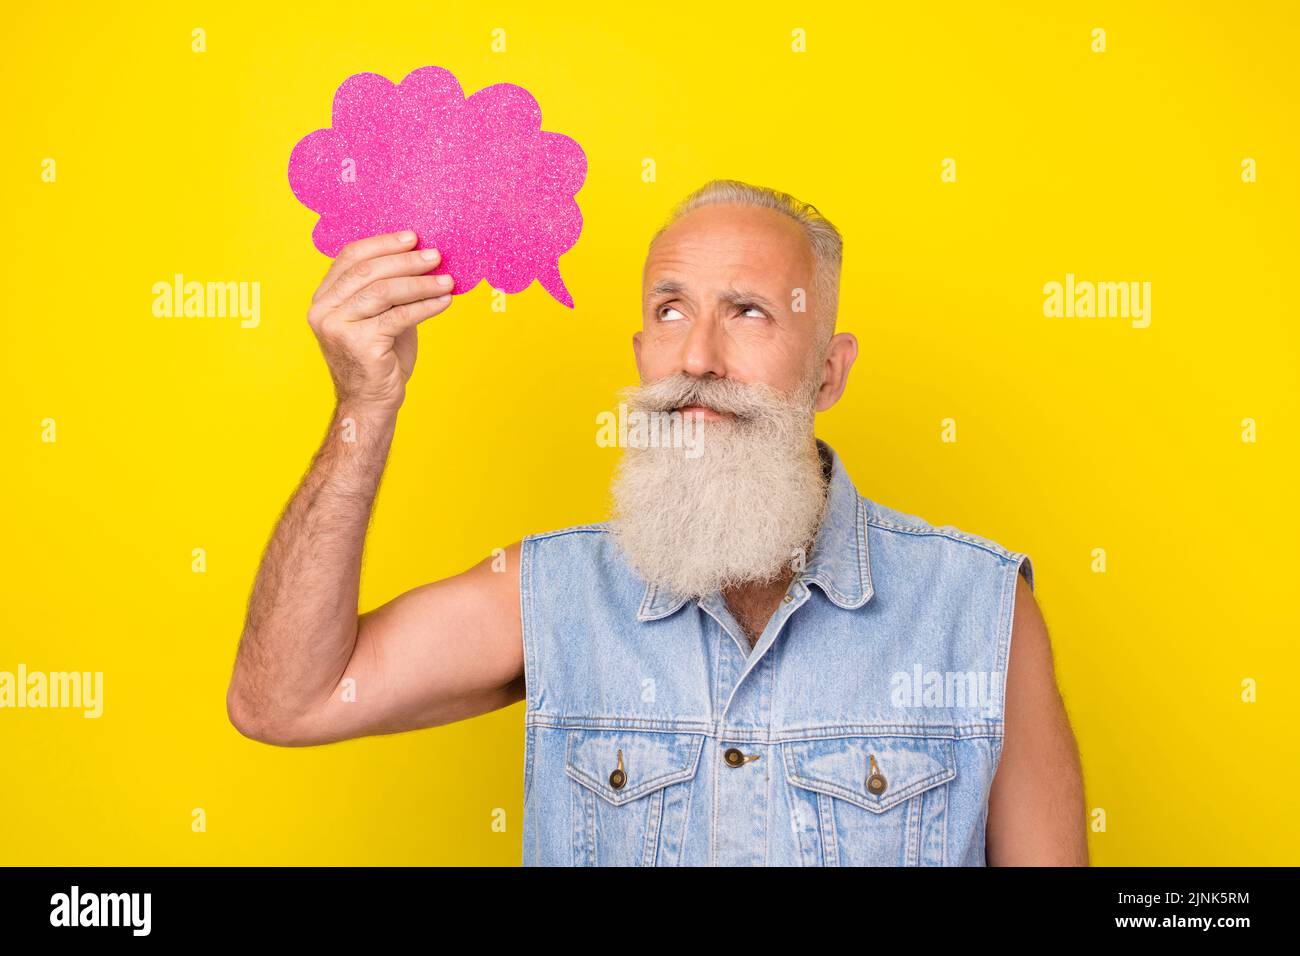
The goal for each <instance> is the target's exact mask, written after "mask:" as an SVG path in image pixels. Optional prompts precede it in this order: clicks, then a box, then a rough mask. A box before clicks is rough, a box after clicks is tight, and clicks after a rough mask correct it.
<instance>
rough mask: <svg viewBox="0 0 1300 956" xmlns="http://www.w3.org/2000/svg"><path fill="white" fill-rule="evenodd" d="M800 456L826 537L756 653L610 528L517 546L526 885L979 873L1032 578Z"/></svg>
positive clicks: (971, 539) (722, 618) (566, 532)
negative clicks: (823, 505)
mask: <svg viewBox="0 0 1300 956" xmlns="http://www.w3.org/2000/svg"><path fill="white" fill-rule="evenodd" d="M818 446H819V448H820V450H821V453H822V455H823V459H824V460H826V461H829V463H830V482H829V487H828V496H829V497H828V501H827V511H826V515H825V517H824V518H823V521H822V525H821V527H820V529H819V531H818V534H817V537H816V539H815V542H814V546H813V549H812V553H811V554H810V555H809V556H808V560H807V561H806V562H805V564H804V567H803V570H802V571H801V572H800V573H798V574H797V575H796V577H795V579H794V580H793V582H792V583H791V585H790V588H789V591H788V592H787V594H786V596H785V598H784V600H783V601H782V603H781V604H780V605H779V606H778V608H777V610H776V612H775V613H774V614H773V615H772V618H771V620H770V621H769V622H768V624H767V626H766V629H765V630H764V631H763V634H762V636H761V637H760V638H759V640H758V641H757V643H756V644H755V645H754V647H753V648H752V649H751V648H750V645H749V641H748V639H747V638H746V636H745V634H744V631H743V630H742V629H741V627H740V626H739V625H738V624H737V622H736V620H735V619H734V618H733V616H732V615H731V613H730V611H729V610H728V609H727V606H726V604H725V602H724V601H723V599H722V597H721V595H720V594H717V593H715V594H713V595H710V596H709V597H708V598H706V599H704V600H702V601H689V602H688V601H687V599H686V598H685V597H682V596H680V595H677V594H673V593H669V592H665V591H663V590H659V589H656V588H655V587H653V586H650V585H647V583H646V582H645V580H644V579H642V578H641V577H640V576H639V575H637V573H636V572H635V571H633V570H632V569H631V567H630V566H629V565H628V564H627V563H626V561H625V559H624V558H623V556H622V554H621V552H620V551H619V550H618V548H617V546H616V544H615V543H614V540H613V538H612V536H611V535H610V533H609V528H608V523H607V522H605V523H600V524H589V525H581V526H578V527H573V528H565V529H562V530H558V531H552V532H549V533H545V534H535V535H529V536H527V537H525V538H524V539H523V544H522V553H521V565H520V605H521V607H520V610H521V614H522V620H523V641H524V676H525V680H526V683H527V689H526V699H525V708H526V709H525V746H524V824H523V862H524V864H525V865H542V866H571V865H598V866H611V865H612V866H719V865H720V866H763V865H775V866H837V865H839V866H983V865H985V857H984V827H985V822H986V819H987V814H988V796H989V787H990V785H991V784H992V782H993V775H994V772H995V770H996V769H997V765H998V760H999V758H1000V757H1001V753H1002V737H1003V721H1002V716H1003V703H1004V682H1003V676H1004V675H1005V673H1006V666H1007V660H1008V654H1009V651H1010V641H1011V623H1012V609H1013V606H1014V600H1015V588H1016V575H1017V574H1018V573H1023V574H1024V576H1025V579H1026V581H1027V582H1028V584H1029V585H1030V587H1031V588H1032V587H1033V583H1034V578H1033V566H1032V564H1031V563H1030V561H1029V558H1028V556H1027V555H1025V554H1022V553H1014V552H1011V551H1008V550H1006V549H1005V548H1003V547H1001V546H1000V545H998V544H996V543H994V542H993V541H990V540H988V539H986V538H981V537H978V536H976V535H973V534H967V533H965V532H962V531H960V530H958V529H956V528H954V527H952V526H951V525H943V526H940V527H933V526H931V525H929V524H927V523H926V522H925V521H923V520H922V519H920V518H918V517H916V516H914V515H909V514H904V513H901V512H898V511H895V510H893V509H890V508H887V507H885V506H884V505H880V504H877V503H875V502H873V501H871V500H869V499H867V498H864V497H862V496H860V495H859V494H858V492H857V490H856V488H855V487H854V485H853V483H852V481H851V480H850V479H849V476H848V474H847V473H846V471H845V468H844V465H843V463H842V462H841V461H840V458H839V456H838V455H836V454H835V452H834V451H833V450H832V449H831V448H830V446H828V445H827V444H826V443H825V442H823V441H821V440H820V439H819V440H818ZM1022 566H1023V569H1022Z"/></svg>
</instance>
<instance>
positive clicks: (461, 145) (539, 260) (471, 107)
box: [289, 66, 587, 308]
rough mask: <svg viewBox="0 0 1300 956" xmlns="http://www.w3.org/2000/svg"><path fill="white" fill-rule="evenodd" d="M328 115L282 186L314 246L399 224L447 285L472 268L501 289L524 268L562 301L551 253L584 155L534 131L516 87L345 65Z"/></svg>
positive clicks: (464, 279) (523, 94) (537, 116)
mask: <svg viewBox="0 0 1300 956" xmlns="http://www.w3.org/2000/svg"><path fill="white" fill-rule="evenodd" d="M332 123H333V126H331V127H330V128H329V129H318V130H316V131H315V132H314V133H311V134H309V135H307V136H305V137H303V138H302V139H301V140H299V141H298V145H296V146H295V147H294V148H293V154H292V155H291V156H290V157H289V186H290V188H291V189H293V194H294V195H295V196H296V197H297V198H298V201H299V202H301V203H302V204H303V205H304V206H306V207H307V208H308V209H311V210H313V211H314V212H318V213H320V221H319V222H317V223H316V228H315V229H313V230H312V241H313V242H314V243H315V245H316V248H317V249H319V250H320V251H321V252H323V253H325V255H327V256H329V257H330V258H334V257H335V256H337V255H338V253H339V250H340V249H341V248H342V247H343V246H344V245H346V244H347V243H349V242H352V241H354V240H357V239H362V238H364V237H366V236H373V235H376V234H378V233H382V232H396V231H398V230H401V229H413V230H414V231H415V234H416V236H417V237H418V242H417V243H416V246H415V247H416V248H417V249H428V248H431V247H437V248H438V250H439V251H440V252H441V253H442V260H441V262H439V263H438V268H437V269H434V270H431V274H438V275H440V274H443V273H446V274H448V275H450V276H451V277H452V278H453V279H454V280H455V284H454V285H453V286H452V289H451V291H452V294H453V295H460V294H461V293H464V292H468V291H469V290H470V289H472V288H474V287H475V286H476V285H478V283H479V281H480V280H481V279H484V278H486V279H487V280H488V281H489V282H490V283H491V284H492V285H493V286H494V287H496V288H499V289H501V290H502V291H504V292H507V293H514V292H521V291H523V290H524V289H526V288H528V286H529V285H530V284H532V281H533V279H537V280H538V281H539V282H541V284H542V288H544V289H545V290H546V291H547V292H549V293H550V294H551V295H552V296H554V297H555V298H556V299H557V300H558V301H560V302H562V303H563V304H564V305H567V306H568V307H569V308H573V296H572V295H570V294H569V290H568V289H566V288H565V286H564V280H563V279H562V278H561V277H560V263H559V259H560V256H561V255H563V254H564V253H565V252H566V251H567V250H568V249H570V248H572V246H573V244H574V243H575V242H577V241H578V236H579V235H580V234H581V232H582V211H581V210H580V209H579V208H578V204H577V202H576V201H575V200H574V198H573V197H574V194H575V193H577V191H578V190H579V189H581V188H582V184H583V182H584V180H585V179H586V178H587V155H586V154H585V153H584V152H583V151H582V147H581V146H579V145H578V144H577V143H576V142H575V141H574V140H572V139H570V138H569V137H568V136H564V135H563V134H560V133H547V132H543V131H542V128H541V126H542V111H541V107H539V106H538V105H537V100H536V99H534V98H533V95H532V94H531V93H529V92H528V91H527V90H526V89H524V88H523V87H522V86H516V85H514V84H513V83H497V84H495V85H493V86H488V87H484V88H483V89H481V90H479V91H478V92H477V93H475V94H474V95H473V96H470V97H468V98H466V96H465V94H464V92H463V91H462V90H461V86H460V83H459V82H458V81H457V80H456V77H455V76H453V75H452V74H451V73H450V72H449V71H447V70H444V69H443V68H442V67H439V66H426V67H422V68H421V69H418V70H415V71H414V72H412V73H409V74H407V76H406V78H405V79H404V80H402V82H401V83H399V84H396V85H394V84H393V83H392V82H391V81H390V80H389V79H388V78H387V77H384V76H380V75H379V74H378V73H357V74H355V75H353V76H350V77H348V78H347V79H346V80H344V81H343V83H342V85H340V86H339V88H338V90H337V91H336V92H335V94H334V110H333V118H332Z"/></svg>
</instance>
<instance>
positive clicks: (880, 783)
mask: <svg viewBox="0 0 1300 956" xmlns="http://www.w3.org/2000/svg"><path fill="white" fill-rule="evenodd" d="M867 756H869V757H870V758H871V773H870V775H869V776H868V777H867V792H868V793H871V794H873V795H875V796H877V797H878V796H880V795H881V794H882V793H884V792H885V788H886V787H887V786H889V781H887V780H886V779H885V775H884V774H883V773H881V772H880V767H879V766H878V765H877V764H876V755H875V754H868V755H867Z"/></svg>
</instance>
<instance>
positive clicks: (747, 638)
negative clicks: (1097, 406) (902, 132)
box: [227, 180, 1087, 866]
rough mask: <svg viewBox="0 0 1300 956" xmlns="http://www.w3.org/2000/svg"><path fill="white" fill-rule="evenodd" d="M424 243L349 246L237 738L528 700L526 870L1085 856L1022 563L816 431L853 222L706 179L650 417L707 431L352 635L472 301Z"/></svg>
mask: <svg viewBox="0 0 1300 956" xmlns="http://www.w3.org/2000/svg"><path fill="white" fill-rule="evenodd" d="M414 243H415V236H414V235H412V234H410V233H396V234H391V235H381V236H375V237H373V238H369V239H365V240H362V241H359V242H356V243H354V244H352V245H351V246H349V247H347V248H346V249H344V250H343V252H342V254H341V255H340V256H339V257H338V259H337V260H336V261H335V262H334V263H333V265H332V266H331V268H330V269H329V272H328V273H327V275H326V276H325V279H324V280H323V282H322V283H321V286H320V288H319V290H318V291H317V292H316V295H315V298H314V300H313V303H312V306H311V309H310V311H309V312H308V321H309V322H310V324H311V327H312V329H313V331H314V332H315V334H316V335H317V337H318V339H319V341H320V343H321V347H322V350H323V352H324V354H325V357H326V359H327V360H328V362H329V366H330V370H331V373H332V375H333V378H334V383H335V389H336V394H337V407H336V410H335V416H334V423H333V427H332V429H331V431H330V434H329V436H328V437H327V438H326V440H325V441H324V443H323V444H322V446H321V448H320V451H319V452H318V454H317V455H316V458H315V460H314V462H313V464H312V467H311V469H310V471H309V473H308V475H307V476H306V478H305V479H304V480H303V483H302V485H301V487H300V488H299V489H298V491H297V493H296V494H295V495H294V497H293V498H292V500H291V501H290V503H289V505H288V507H287V508H286V510H285V512H284V515H283V516H282V518H281V519H280V522H279V525H278V526H277V528H276V530H275V533H274V535H273V537H272V540H271V543H270V545H269V546H268V548H267V552H266V555H265V557H264V559H263V561H262V565H261V568H260V570H259V572H258V575H257V580H256V583H255V585H254V588H253V594H252V598H251V600H250V604H249V608H248V618H247V622H246V625H245V628H244V633H243V637H242V641H241V643H240V647H239V652H238V655H237V660H236V665H235V671H234V675H233V678H232V680H231V683H230V690H229V694H228V701H227V703H228V709H229V714H230V719H231V720H232V722H233V723H234V725H235V726H236V727H237V728H238V729H239V730H240V732H242V733H243V734H245V735H246V736H248V737H251V738H253V739H256V740H261V741H265V742H267V743H272V744H279V745H284V746H302V745H308V744H320V743H326V742H330V741H337V740H343V739H346V738H351V737H359V736H363V735H368V734H387V733H396V732H399V731H404V730H414V729H417V728H421V727H433V726H437V725H440V724H446V723H449V722H451V721H457V720H463V719H465V718H467V717H472V716H474V715H476V714H481V713H484V712H486V711H490V710H493V709H496V708H499V707H505V706H507V705H509V704H513V703H515V702H517V701H520V700H524V701H525V702H526V706H525V750H524V773H523V778H524V779H523V787H524V823H523V850H524V862H525V863H526V864H542V865H574V864H578V865H583V864H593V865H657V866H665V865H688V866H689V865H742V866H749V865H814V866H816V865H891V866H892V865H914V866H915V865H930V866H936V865H937V866H943V865H949V866H954V865H955V866H963V865H964V866H971V865H985V864H986V863H987V864H994V865H1007V864H1012V865H1018V864H1029V865H1076V864H1086V863H1087V848H1086V841H1085V837H1084V824H1085V820H1084V807H1083V787H1082V776H1081V772H1080V768H1079V760H1078V754H1077V749H1076V746H1075V742H1074V738H1073V735H1072V733H1071V730H1070V725H1069V722H1068V719H1067V717H1066V713H1065V709H1064V706H1063V704H1062V701H1061V698H1060V695H1059V693H1058V691H1057V687H1056V682H1055V676H1054V673H1053V665H1052V656H1051V649H1050V644H1049V640H1048V635H1047V631H1046V627H1045V625H1044V622H1043V618H1042V615H1041V614H1040V612H1039V610H1038V606H1037V604H1036V602H1035V599H1034V596H1033V591H1032V586H1033V566H1032V564H1031V562H1030V560H1029V558H1028V556H1027V555H1025V554H1022V553H1018V552H1012V551H1009V550H1007V549H1006V548H1004V547H1002V546H1000V545H999V544H997V543H995V542H993V541H991V540H989V539H987V538H982V537H979V536H976V535H974V534H969V533H966V532H963V531H960V530H958V529H956V528H954V527H952V526H951V525H943V526H938V527H936V526H932V525H930V524H928V523H926V522H925V521H923V520H922V519H920V518H918V517H916V516H913V515H909V514H904V513H901V512H899V511H895V510H893V509H891V508H889V507H887V506H885V505H883V504H880V503H878V502H875V501H872V500H870V499H868V498H866V497H863V496H862V495H860V494H859V492H858V491H857V489H856V488H855V486H854V484H853V482H852V481H851V480H850V478H849V475H848V472H847V471H846V468H845V464H844V462H843V461H841V460H840V458H839V457H838V456H837V455H836V453H835V452H834V450H833V449H831V448H830V446H828V445H827V444H826V443H825V442H824V441H821V440H820V439H818V438H816V437H815V435H814V430H813V424H814V417H815V415H816V413H817V412H819V411H825V410H826V409H828V408H830V407H831V406H832V405H834V404H835V402H836V401H837V400H838V399H839V397H840V395H841V394H842V393H843V391H844V388H845V384H846V382H847V380H848V375H849V371H850V369H851V368H852V366H853V362H854V359H855V358H856V356H857V350H858V345H857V340H856V339H855V338H854V337H853V336H852V335H851V334H849V333H847V332H840V333H836V331H835V318H836V313H837V305H838V287H839V273H840V261H841V248H842V246H841V239H840V236H839V233H838V232H837V230H836V229H835V227H834V226H833V225H832V224H831V223H830V222H829V221H827V220H826V219H825V217H823V216H822V215H821V214H820V213H819V212H818V211H817V209H816V208H815V207H813V206H810V205H808V204H806V203H801V202H798V201H797V200H795V199H794V198H793V197H791V196H789V195H787V194H785V193H781V192H777V191H775V190H770V189H764V188H759V187H754V186H750V185H747V184H745V183H740V182H736V181H733V180H717V181H714V182H711V183H708V184H706V185H705V186H704V187H703V188H701V189H700V190H698V191H697V192H695V193H694V194H692V195H691V196H689V197H687V199H686V200H684V201H683V202H682V203H681V204H680V205H679V206H678V207H677V208H676V209H675V210H674V212H673V215H672V217H671V218H670V220H669V222H668V224H667V225H666V226H665V227H664V228H663V229H661V230H660V231H659V233H658V234H657V235H656V236H655V237H654V239H653V240H652V242H651V245H650V251H649V254H648V256H647V259H646V263H645V270H644V276H643V289H642V291H643V325H642V328H641V330H640V331H638V332H637V333H636V334H635V335H633V337H632V345H633V350H634V351H635V354H636V362H637V368H638V371H639V373H640V378H641V385H639V386H637V387H633V388H631V389H629V390H628V391H627V403H628V405H629V406H630V407H631V408H632V409H633V410H634V411H636V412H640V413H661V414H660V415H659V418H663V416H668V417H669V418H670V419H671V420H673V422H674V423H675V424H676V425H677V426H682V425H688V426H690V427H677V428H674V429H672V430H670V431H665V432H664V437H667V436H677V437H679V438H680V437H681V436H688V437H689V438H691V440H690V441H670V440H664V441H644V440H642V441H638V442H636V443H633V444H632V445H630V446H629V447H627V448H626V449H625V451H624V453H623V457H622V460H621V462H620V465H619V468H618V471H617V473H616V476H615V481H614V484H613V489H612V491H613V512H612V514H611V516H610V519H609V520H608V521H605V522H601V523H593V524H589V525H582V526H578V527H572V528H565V529H562V530H558V531H552V532H549V533H544V534H534V535H528V536H526V537H524V538H523V539H522V540H521V541H518V542H516V543H515V544H514V545H512V546H511V547H510V548H508V549H506V551H505V553H504V555H497V556H495V557H489V558H486V559H484V560H483V562H482V563H480V564H478V565H477V566H475V567H473V568H471V569H469V570H468V571H465V572H464V573H462V574H459V575H456V576H454V577H451V578H447V579H445V580H442V581H436V582H433V583H431V584H427V585H424V586H423V587H420V588H416V589H414V590H412V591H410V592H408V593H406V594H403V595H400V596H399V597H397V598H395V599H394V600H392V601H390V602H389V603H388V604H385V605H383V606H382V607H379V608H377V609H375V610H372V611H370V612H369V613H366V614H362V615H360V616H358V613H357V610H358V608H357V602H358V577H359V574H360V565H361V554H362V546H363V544H364V539H365V533H366V527H367V524H368V522H369V515H370V508H371V505H372V502H373V500H374V496H375V493H376V490H377V488H378V486H379V481H380V476H381V474H382V472H383V469H384V464H385V461H386V459H387V456H388V450H389V446H390V443H391V441H392V437H393V432H394V426H395V422H396V419H397V413H398V409H399V408H400V406H401V404H402V399H403V395H404V389H405V384H406V381H407V379H408V378H409V376H410V374H411V370H412V366H413V365H414V362H415V355H416V326H417V325H418V324H419V322H421V321H422V320H424V319H425V318H427V317H429V316H431V315H436V314H438V313H440V312H442V311H443V310H444V309H446V308H447V306H448V303H449V301H450V297H449V296H447V295H446V294H445V292H446V286H445V285H444V283H443V281H442V279H441V278H439V277H435V276H431V275H428V274H427V273H428V272H429V270H430V269H432V268H435V267H436V264H437V262H438V259H437V255H436V253H434V252H433V251H432V250H425V251H412V247H413V245H414ZM354 688H355V689H357V692H356V693H352V692H351V691H352V689H354Z"/></svg>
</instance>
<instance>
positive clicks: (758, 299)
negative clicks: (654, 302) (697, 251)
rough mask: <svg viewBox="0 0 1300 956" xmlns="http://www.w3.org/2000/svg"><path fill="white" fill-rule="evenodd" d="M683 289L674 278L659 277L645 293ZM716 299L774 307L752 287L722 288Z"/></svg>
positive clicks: (729, 302) (663, 292)
mask: <svg viewBox="0 0 1300 956" xmlns="http://www.w3.org/2000/svg"><path fill="white" fill-rule="evenodd" d="M685 291H686V287H685V286H684V285H682V284H681V283H680V282H678V281H677V280H676V279H660V280H659V281H658V282H656V283H655V284H654V285H652V286H651V287H650V289H649V290H648V291H647V293H646V295H647V296H656V295H681V294H682V293H683V292H685ZM718 301H719V302H726V303H728V304H730V305H741V304H742V303H743V304H748V303H756V304H758V305H765V306H767V307H768V308H769V309H775V308H776V306H775V305H773V304H772V302H771V301H769V300H768V298H767V296H765V295H762V294H761V293H758V292H755V291H754V290H752V289H737V288H735V287H732V288H730V289H724V290H723V291H722V292H719V293H718Z"/></svg>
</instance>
